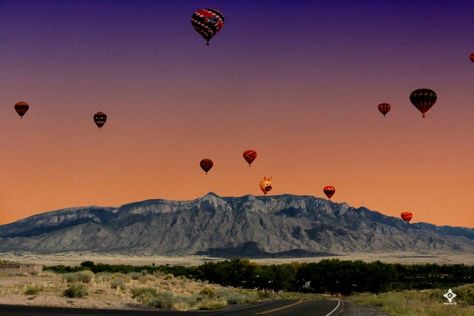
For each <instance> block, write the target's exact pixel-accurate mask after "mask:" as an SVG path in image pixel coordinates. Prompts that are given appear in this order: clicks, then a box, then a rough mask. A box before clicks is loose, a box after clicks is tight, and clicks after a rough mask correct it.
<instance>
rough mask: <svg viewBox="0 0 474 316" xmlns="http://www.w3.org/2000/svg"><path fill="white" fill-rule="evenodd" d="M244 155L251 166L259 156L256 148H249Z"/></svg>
mask: <svg viewBox="0 0 474 316" xmlns="http://www.w3.org/2000/svg"><path fill="white" fill-rule="evenodd" d="M243 156H244V159H245V161H247V163H248V164H249V167H250V165H251V164H252V162H253V161H254V160H255V158H257V152H256V151H255V150H252V149H249V150H246V151H244V153H243Z"/></svg>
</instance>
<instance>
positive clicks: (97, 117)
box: [94, 112, 107, 130]
mask: <svg viewBox="0 0 474 316" xmlns="http://www.w3.org/2000/svg"><path fill="white" fill-rule="evenodd" d="M105 122H107V115H106V114H105V113H104V112H97V113H96V114H94V123H95V125H97V127H98V128H99V130H100V129H101V128H102V126H104V124H105Z"/></svg>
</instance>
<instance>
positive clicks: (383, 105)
mask: <svg viewBox="0 0 474 316" xmlns="http://www.w3.org/2000/svg"><path fill="white" fill-rule="evenodd" d="M378 109H379V111H380V113H382V114H383V116H384V117H385V115H387V113H388V112H389V111H390V104H388V103H380V104H379V106H378Z"/></svg>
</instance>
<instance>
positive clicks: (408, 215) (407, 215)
mask: <svg viewBox="0 0 474 316" xmlns="http://www.w3.org/2000/svg"><path fill="white" fill-rule="evenodd" d="M400 217H401V218H402V219H403V220H404V221H405V222H407V223H409V222H410V221H411V219H412V218H413V214H412V213H411V212H402V213H401V214H400Z"/></svg>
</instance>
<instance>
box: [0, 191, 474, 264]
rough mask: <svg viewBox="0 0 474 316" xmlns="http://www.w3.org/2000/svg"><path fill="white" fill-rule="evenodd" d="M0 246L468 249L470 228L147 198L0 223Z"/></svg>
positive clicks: (278, 200) (295, 202)
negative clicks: (4, 223) (123, 203)
mask: <svg viewBox="0 0 474 316" xmlns="http://www.w3.org/2000/svg"><path fill="white" fill-rule="evenodd" d="M0 251H30V252H37V253H55V252H66V251H91V252H107V253H111V252H116V253H124V254H168V255H186V254H210V255H221V256H232V255H245V256H254V257H257V256H282V255H287V256H298V255H304V256H308V255H318V254H327V253H344V252H358V251H364V252H367V251H383V252H393V251H418V252H430V251H443V252H452V251H471V252H472V251H474V229H470V228H458V227H447V226H443V227H438V226H435V225H431V224H426V223H419V224H406V223H404V222H403V221H401V220H400V219H397V218H394V217H389V216H385V215H383V214H380V213H378V212H374V211H370V210H368V209H366V208H353V207H350V206H348V205H347V204H345V203H342V204H336V203H333V202H331V201H328V200H324V199H319V198H315V197H311V196H293V195H279V196H268V197H267V196H265V197H263V196H259V197H255V196H250V195H249V196H243V197H237V198H234V197H219V196H217V195H215V194H214V193H209V194H207V195H205V196H203V197H201V198H198V199H196V200H192V201H167V200H149V201H143V202H137V203H132V204H126V205H123V206H121V207H119V208H110V207H95V206H94V207H84V208H74V209H65V210H60V211H55V212H49V213H43V214H40V215H36V216H32V217H29V218H26V219H23V220H20V221H17V222H15V223H12V224H8V225H3V226H0Z"/></svg>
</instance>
